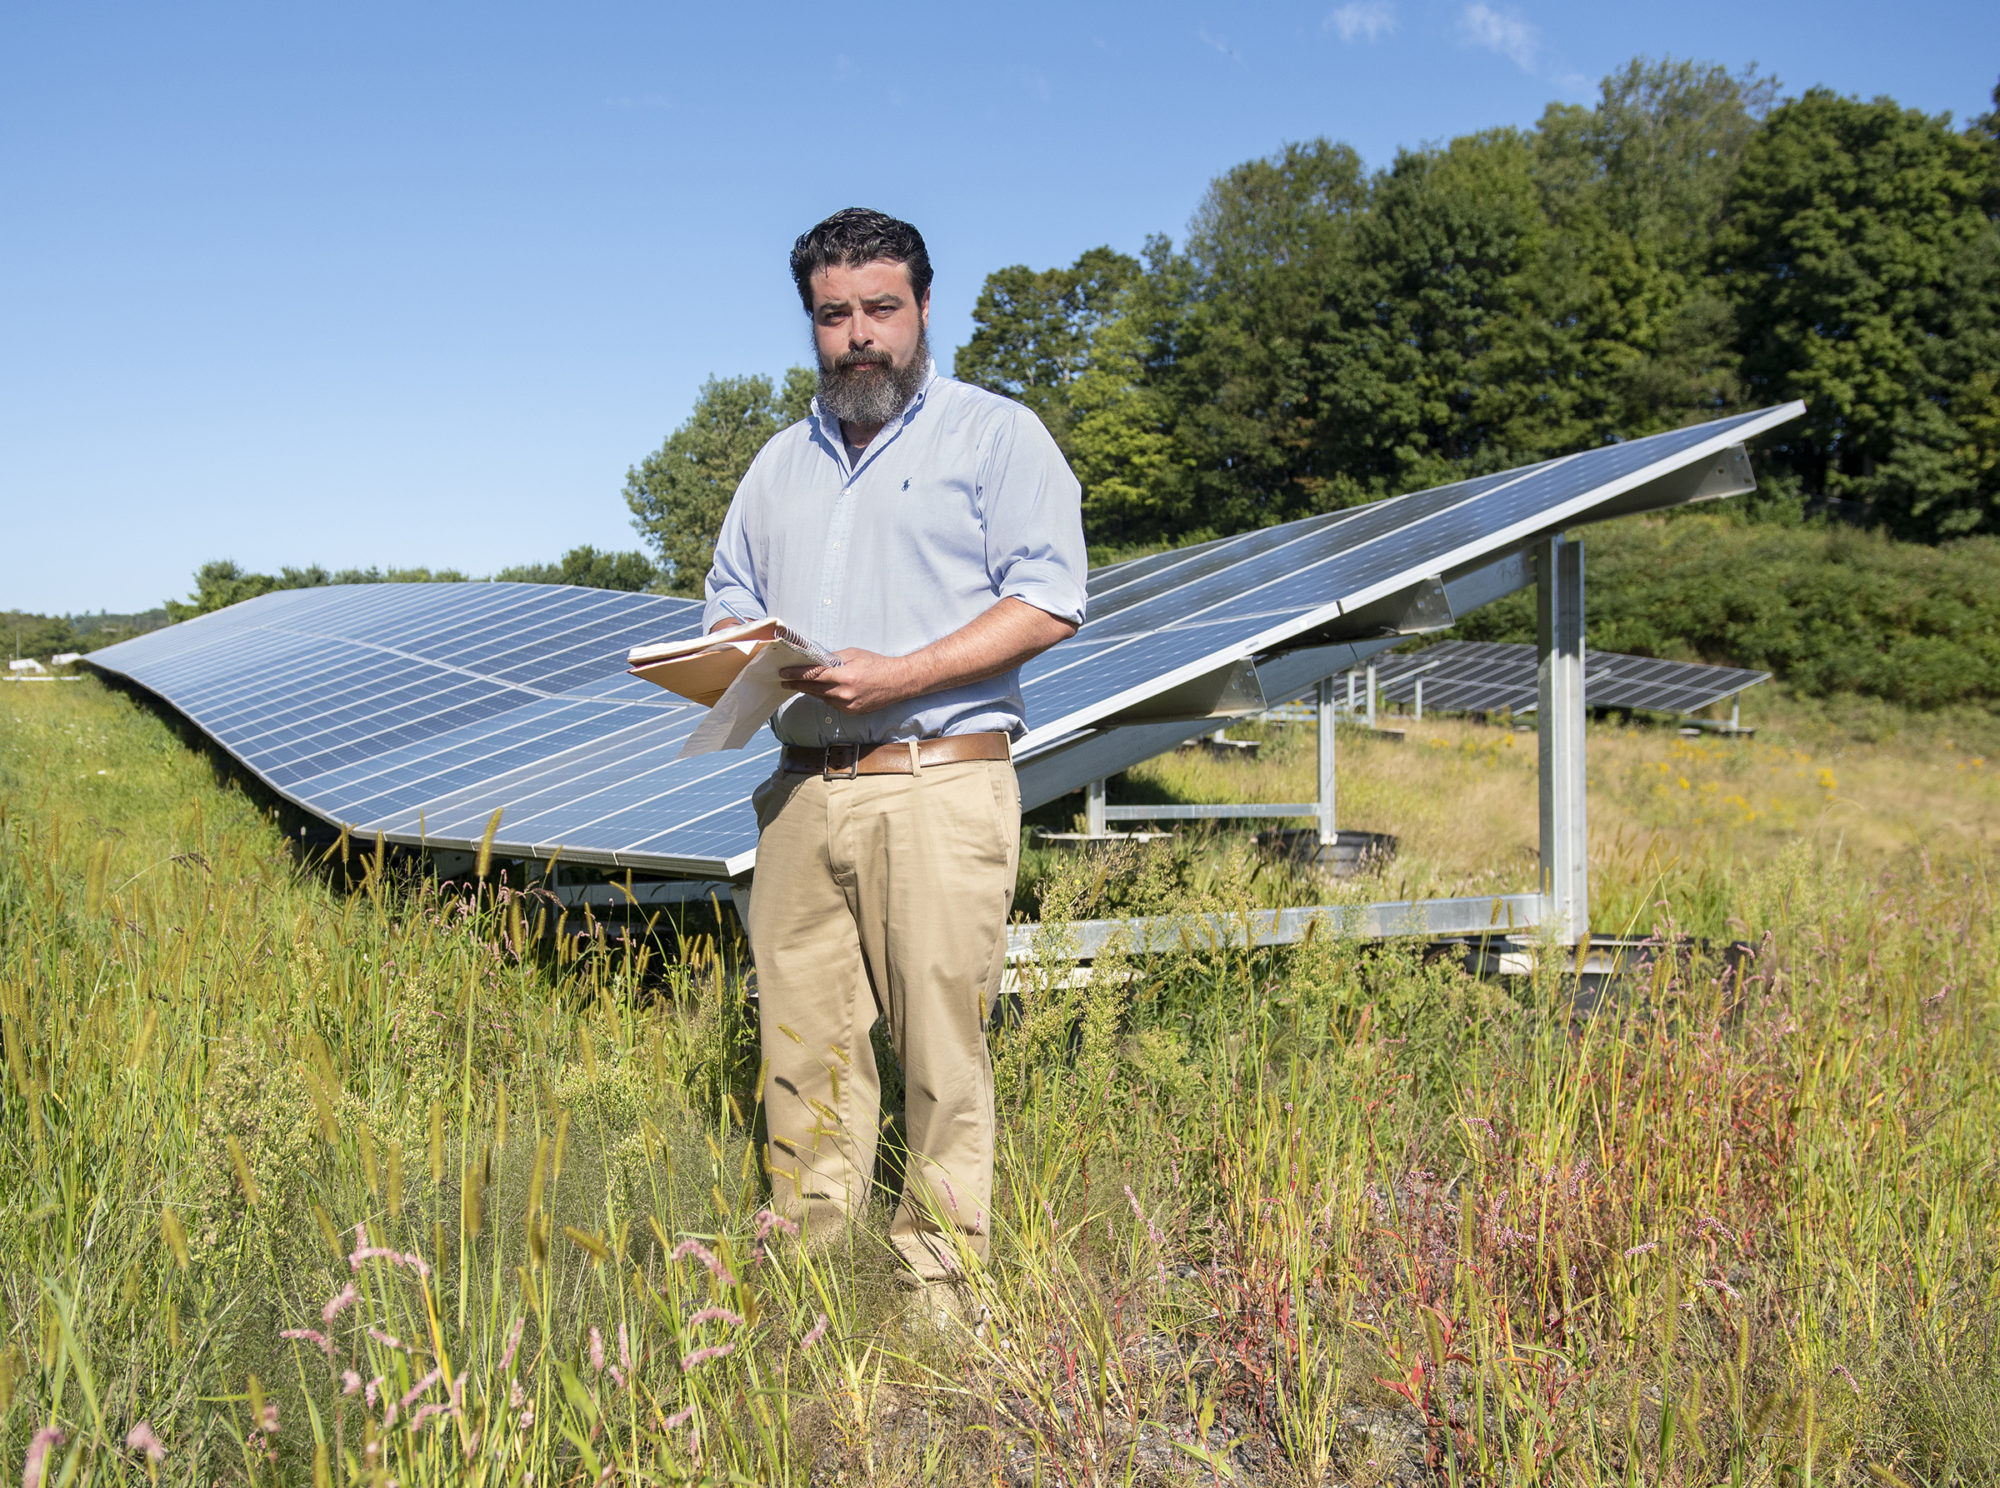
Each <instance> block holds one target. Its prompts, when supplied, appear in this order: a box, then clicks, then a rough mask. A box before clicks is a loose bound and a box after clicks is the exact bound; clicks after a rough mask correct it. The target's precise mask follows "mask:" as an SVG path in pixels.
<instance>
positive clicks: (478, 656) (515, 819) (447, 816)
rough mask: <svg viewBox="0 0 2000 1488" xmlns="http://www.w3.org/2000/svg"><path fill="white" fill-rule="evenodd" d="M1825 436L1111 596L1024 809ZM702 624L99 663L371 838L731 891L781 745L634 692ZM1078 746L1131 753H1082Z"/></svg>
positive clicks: (435, 608) (1226, 552) (241, 641)
mask: <svg viewBox="0 0 2000 1488" xmlns="http://www.w3.org/2000/svg"><path fill="white" fill-rule="evenodd" d="M1803 411H1804V410H1803V405H1800V404H1791V405H1788V406H1786V407H1784V408H1779V409H1771V410H1766V411H1763V412H1760V413H1753V414H1744V415H1740V416H1738V417H1735V418H1730V419H1722V420H1718V421H1716V422H1714V423H1710V424H1704V425H1699V426H1697V427H1695V428H1691V429H1681V430H1675V431H1673V432H1671V433H1667V434H1658V435H1654V436H1651V437H1650V438H1646V439H1638V440H1633V441H1630V442H1629V443H1626V444H1619V445H1611V446H1607V447H1604V448H1600V449H1593V450H1587V451H1584V452H1582V453H1580V454H1575V455H1570V456H1566V457H1564V458H1562V459H1558V460H1550V461H1545V462H1543V463H1541V464H1538V465H1533V466H1528V467H1526V468H1524V469H1520V470H1512V471H1504V472H1500V473H1497V474H1493V475H1485V476H1480V477H1478V478H1476V479H1473V480H1467V481H1460V482H1456V483H1454V484H1452V485H1449V486H1442V487H1438V488H1436V489H1434V490H1429V491H1421V492H1417V493H1414V494H1412V495H1409V496H1403V497H1398V498H1395V499H1393V500H1389V501H1382V502H1377V503H1375V504H1373V505H1370V506H1364V507H1358V508H1354V509H1351V510H1348V511H1342V512H1336V513H1330V514H1327V515H1323V516H1316V517H1308V518H1305V519H1303V520H1301V521H1297V522H1292V523H1287V524H1284V525H1282V526H1274V527H1269V528H1264V529H1261V530H1259V531H1255V532H1248V533H1242V534H1238V535H1236V536H1233V537H1228V538H1220V539H1217V540H1215V541H1213V542H1209V543H1204V544H1201V545H1199V546H1196V547H1190V548H1184V549H1178V550H1175V551H1172V552H1168V553H1160V554H1154V555H1152V556H1150V557H1146V558H1141V559H1135V560H1132V561H1130V562H1126V563H1120V564H1116V565H1112V566H1110V567H1107V568H1104V569H1100V570H1098V571H1096V572H1095V573H1093V574H1092V575H1091V579H1090V618H1089V621H1088V623H1086V624H1085V626H1084V627H1083V629H1082V630H1081V631H1080V632H1079V633H1078V634H1077V635H1076V636H1074V637H1073V638H1071V639H1070V640H1069V641H1066V642H1064V643H1063V644H1062V645H1060V646H1057V647H1054V648H1052V649H1051V650H1050V651H1048V652H1046V653H1044V654H1043V655H1042V656H1040V657H1037V658H1036V659H1035V660H1034V661H1033V662H1031V663H1030V664H1029V665H1028V667H1027V668H1025V669H1024V672H1023V677H1022V693H1023V697H1024V699H1025V701H1026V704H1027V709H1028V719H1029V724H1030V732H1029V733H1028V735H1027V737H1026V738H1025V739H1023V740H1022V741H1021V742H1020V744H1019V745H1018V746H1017V751H1016V754H1017V758H1019V759H1021V760H1022V761H1023V762H1024V763H1025V764H1026V765H1028V766H1031V767H1032V766H1034V765H1035V764H1036V762H1037V761H1039V762H1040V763H1041V768H1028V769H1024V771H1023V791H1024V796H1026V797H1027V804H1029V805H1035V804H1038V803H1039V802H1040V801H1042V800H1047V799H1050V798H1052V797H1054V796H1056V795H1059V794H1061V793H1063V792H1064V791H1067V790H1070V789H1073V788H1074V787H1075V786H1077V785H1079V784H1081V783H1083V781H1085V780H1087V779H1094V778H1096V777H1097V776H1098V775H1100V774H1103V773H1107V771H1106V770H1105V769H1103V768H1101V767H1100V766H1101V762H1102V761H1103V760H1105V759H1107V758H1111V757H1113V756H1117V755H1118V754H1119V752H1120V751H1124V750H1129V749H1132V748H1148V749H1149V752H1157V750H1158V749H1159V748H1166V747H1171V742H1172V740H1173V738H1174V737H1176V736H1179V735H1180V734H1182V733H1185V734H1192V733H1193V732H1196V731H1198V730H1199V728H1200V727H1201V725H1200V724H1199V723H1193V724H1164V725H1162V724H1148V725H1147V726H1146V727H1143V728H1137V727H1135V728H1129V729H1127V728H1120V727H1118V726H1117V725H1118V724H1119V720H1120V716H1121V714H1123V715H1131V714H1132V713H1133V711H1134V710H1135V709H1139V708H1142V707H1143V705H1144V703H1145V702H1146V700H1147V699H1149V698H1158V697H1160V696H1162V695H1164V694H1167V693H1170V692H1173V691H1174V690H1175V689H1176V688H1179V687H1182V686H1183V685H1184V684H1187V683H1189V682H1190V681H1192V680H1195V679H1199V678H1201V677H1203V676H1205V675H1208V674H1212V673H1214V672H1215V671H1216V670H1217V669H1218V668H1222V667H1232V666H1238V665H1240V664H1241V663H1242V662H1243V661H1245V660H1247V659H1251V658H1255V659H1256V660H1257V662H1258V665H1259V667H1260V670H1262V671H1264V672H1265V673H1266V674H1267V675H1268V676H1269V677H1270V678H1271V679H1272V681H1273V682H1274V683H1280V684H1283V685H1289V684H1291V683H1292V682H1294V681H1296V680H1297V679H1298V678H1300V677H1304V676H1305V674H1306V673H1307V672H1309V671H1312V670H1313V669H1315V668H1318V671H1317V675H1326V674H1328V673H1329V672H1332V671H1334V670H1338V669H1339V668H1340V666H1342V665H1344V664H1346V662H1347V661H1351V660H1353V659H1355V658H1357V657H1358V656H1360V655H1361V654H1362V653H1363V652H1364V651H1367V650H1373V649H1377V648H1379V647H1381V646H1383V645H1387V644H1389V643H1390V638H1392V632H1393V630H1394V627H1393V626H1390V627H1388V628H1387V631H1386V632H1385V627H1384V625H1383V624H1382V622H1381V613H1382V608H1381V607H1382V606H1383V605H1384V604H1392V605H1393V604H1394V603H1397V602H1399V601H1398V599H1397V597H1398V596H1399V595H1403V594H1406V593H1410V592H1414V591H1415V590H1418V589H1421V588H1423V587H1424V586H1426V585H1428V586H1429V588H1430V589H1431V590H1435V589H1437V587H1438V586H1437V581H1438V580H1440V579H1441V580H1443V581H1444V591H1445V592H1446V593H1447V594H1449V595H1455V596H1468V595H1469V596H1471V599H1470V600H1469V601H1460V600H1454V602H1470V603H1478V602H1483V600H1484V599H1490V598H1492V597H1494V596H1495V595H1496V594H1497V593H1501V592H1506V587H1508V586H1518V584H1519V583H1520V582H1522V581H1523V578H1522V575H1523V574H1524V573H1525V569H1522V568H1521V567H1520V565H1519V561H1518V559H1517V558H1510V557H1509V555H1515V554H1519V553H1520V552H1521V551H1522V550H1524V549H1525V548H1526V547H1527V546H1528V545H1529V544H1531V543H1532V542H1534V541H1535V540H1536V539H1537V538H1539V537H1542V536H1546V535H1547V534H1549V533H1551V532H1556V531H1561V530H1563V529H1565V528H1568V527H1572V526H1575V525H1577V524H1579V523H1582V522H1588V521H1592V520H1597V519H1600V518H1602V517H1604V516H1608V515H1615V514H1619V513H1621V512H1623V511H1627V510H1644V509H1649V508H1651V507H1654V506H1662V505H1670V504H1674V503H1677V502H1681V501H1687V500H1695V499H1702V498H1704V497H1706V496H1711V495H1727V494H1733V493H1736V492H1740V491H1742V490H1746V489H1749V483H1748V467H1747V462H1743V461H1741V459H1740V448H1738V447H1739V446H1740V444H1741V441H1743V440H1745V439H1748V438H1751V437H1754V436H1755V435H1757V434H1760V433H1762V432H1764V431H1765V430H1767V429H1770V428H1773V427H1775V426H1776V425H1778V424H1781V423H1783V422H1785V421H1787V420H1789V419H1791V418H1795V417H1797V416H1798V415H1799V414H1800V413H1801V412H1803ZM1732 457H1735V458H1736V463H1735V464H1732V463H1731V460H1732ZM1509 564H1511V565H1513V566H1512V567H1507V565H1509ZM1496 565H1497V566H1496ZM1503 567H1507V572H1508V574H1509V575H1510V577H1508V578H1507V579H1506V582H1505V585H1503V586H1502V587H1500V588H1497V589H1496V588H1495V587H1494V583H1493V579H1492V576H1493V575H1494V574H1496V573H1498V572H1500V569H1501V568H1503ZM699 623H700V606H699V605H698V604H696V603H695V602H694V601H692V600H682V599H669V598H661V597H657V596H651V595H637V594H622V593H614V592H610V591H605V590H592V589H577V588H569V587H564V586H558V585H536V584H501V583H491V584H369V585H346V586H329V587H325V588H318V589H300V590H285V591H280V592H277V593H274V594H268V595H264V596H261V597H260V598H257V599H254V600H249V601H246V602H244V603H242V604H239V605H234V606H231V607H230V608H229V609H226V610H222V611H219V612H217V613H215V614H211V615H204V616H201V617H199V618H197V619H194V620H189V621H185V622H182V623H181V624H178V625H173V626H169V627H167V628H166V629H164V630H160V631H155V632H152V633H151V634H149V635H144V636H139V637H136V638H135V639H133V640H130V641H125V642H122V643H120V644H119V645H116V646H112V647H108V648H106V649H105V650H102V651H98V652H94V653H92V654H91V656H90V657H89V658H88V660H89V662H90V664H91V665H92V666H93V667H96V668H97V669H99V670H101V671H103V672H106V673H109V674H112V675H116V676H120V677H124V678H127V679H129V680H130V681H132V682H134V683H137V684H138V685H140V686H141V687H144V688H146V689H148V690H150V691H151V692H153V693H155V694H157V695H158V696H159V697H161V698H162V699H164V700H165V701H166V702H167V703H168V704H170V705H171V706H172V707H174V708H175V709H177V710H178V711H179V712H181V713H182V714H184V715H185V716H186V717H187V718H188V719H190V720H191V721H192V722H193V723H195V724H196V725H197V726H198V727H200V728H201V729H202V730H203V731H204V732H206V733H207V734H208V735H209V736H210V737H211V738H213V739H214V740H215V741H216V742H217V743H218V744H219V745H221V747H222V748H224V749H226V750H227V751H228V752H229V753H230V754H232V755H233V756H235V757H236V758H237V759H238V760H240V761H241V762H242V763H243V764H244V765H245V766H246V767H247V768H249V769H250V770H251V771H253V772H254V773H255V774H256V775H258V776H259V777H260V778H262V779H263V780H264V781H266V782H267V783H268V784H269V785H270V786H271V787H272V788H273V789H275V790H277V791H279V792H280V793H281V794H283V795H284V796H286V797H287V798H289V799H290V800H292V801H294V802H296V803H297V804H298V805H300V806H302V807H304V808H305V809H307V810H308V811H311V812H313V813H315V814H317V815H319V816H321V817H322V818H324V819H326V820H328V821H330V822H333V823H337V824H340V825H343V826H349V827H352V828H353V829H354V830H355V831H356V832H357V833H358V834H361V835H364V836H372V835H373V834H375V833H377V832H380V833H382V834H383V835H384V836H386V837H387V838H389V839H390V840H391V841H397V842H407V843H421V844H425V845H429V846H432V847H446V848H467V847H470V846H473V845H475V844H476V843H477V842H478V841H479V839H480V837H481V835H482V834H483V833H484V831H485V830H486V825H487V823H488V821H489V820H490V819H491V818H492V815H493V812H494V811H495V810H496V809H498V810H500V811H501V813H502V816H501V823H500V827H499V829H498V832H497V834H496V836H495V839H494V850H495V851H496V852H497V853H499V854H500V855H502V856H503V857H515V856H522V857H537V858H546V857H548V856H550V855H552V854H554V853H556V852H558V851H560V852H561V854H562V855H563V857H564V859H565V860H566V861H569V862H583V863H595V864H602V865H608V866H613V867H619V868H632V869H636V870H640V871H644V872H653V873H667V874H693V875H700V876H711V877H712V876H728V877H733V876H735V875H738V874H740V873H742V872H744V871H746V870H747V869H749V868H750V866H751V865H752V863H753V862H754V858H755V847H756V826H755V822H754V820H753V818H752V816H751V812H750V809H749V804H748V800H749V794H750V791H751V789H752V787H753V786H754V785H755V784H756V783H757V782H758V781H759V780H761V779H762V778H763V777H764V776H766V775H768V774H769V773H770V770H771V768H772V756H773V753H774V751H775V749H776V747H777V746H776V741H775V740H774V739H773V738H772V736H771V735H770V733H769V731H768V730H767V731H765V732H762V733H760V734H759V735H758V736H757V737H756V739H755V740H753V741H752V743H751V745H750V747H749V748H747V749H744V750H742V751H740V752H734V753H725V754H715V755H706V756H701V757H698V758H695V759H689V760H679V759H676V758H675V756H676V755H677V754H678V753H679V751H680V747H681V744H682V743H683V742H684V740H685V739H686V737H687V735H688V734H689V733H690V732H691V731H692V730H693V728H694V725H695V722H696V720H697V717H698V714H699V711H700V710H698V709H696V708H694V707H693V706H691V705H687V704H681V703H679V702H677V701H676V700H675V699H673V698H672V697H671V696H669V695H668V694H665V693H663V692H661V691H660V690H659V689H657V688H655V687H653V686H651V685H650V684H648V683H645V682H641V681H637V680H635V679H633V678H630V677H628V676H627V675H626V673H625V667H624V655H625V652H626V651H627V650H628V649H629V648H630V647H632V646H634V645H638V644H641V643H644V642H647V641H658V640H666V639H672V638H674V637H677V636H682V635H687V634H691V633H692V632H693V631H694V630H695V628H696V627H697V626H698V625H699ZM1385 635H1389V637H1390V638H1385ZM1343 646H1344V647H1345V649H1344V650H1341V649H1340V648H1341V647H1343ZM1313 648H1319V649H1313ZM1328 648H1331V649H1328ZM1336 651H1338V652H1339V655H1338V657H1336V655H1335V652H1336ZM1309 680H1310V679H1309V678H1307V681H1308V682H1309ZM1278 695H1280V696H1284V695H1289V694H1288V693H1284V692H1280V693H1278ZM1210 726H1211V727H1212V725H1210ZM1079 740H1096V741H1103V740H1115V741H1116V742H1115V743H1113V744H1111V745H1109V746H1104V745H1102V744H1097V745H1093V747H1092V748H1091V749H1085V750H1078V749H1077V748H1076V745H1077V742H1078V741H1079ZM1162 740H1165V741H1166V742H1159V741H1162ZM1107 747H1108V748H1109V749H1110V754H1107V753H1106V752H1105V749H1106V748H1107ZM1144 757H1145V756H1144V755H1143V754H1142V755H1137V756H1133V759H1134V760H1136V759H1137V758H1144ZM1128 762H1129V761H1128ZM1112 768H1122V764H1121V765H1114V766H1113V767H1112ZM1086 769H1087V770H1089V771H1090V772H1091V773H1088V774H1078V773H1076V772H1077V771H1079V770H1086ZM1072 775H1074V778H1070V777H1071V776H1072Z"/></svg>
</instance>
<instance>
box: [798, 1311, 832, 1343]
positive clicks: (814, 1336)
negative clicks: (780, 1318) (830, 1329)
mask: <svg viewBox="0 0 2000 1488" xmlns="http://www.w3.org/2000/svg"><path fill="white" fill-rule="evenodd" d="M825 1336H826V1314H825V1313H823V1312H822V1313H821V1314H820V1315H819V1321H818V1322H816V1323H814V1324H813V1325H812V1331H811V1332H809V1333H807V1334H806V1336H805V1337H804V1338H801V1339H800V1340H799V1351H800V1352H801V1353H803V1352H804V1351H805V1350H807V1349H809V1348H811V1347H812V1346H813V1345H814V1344H816V1343H818V1342H819V1341H820V1339H822V1338H824V1337H825Z"/></svg>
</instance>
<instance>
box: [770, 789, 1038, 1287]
mask: <svg viewBox="0 0 2000 1488" xmlns="http://www.w3.org/2000/svg"><path fill="white" fill-rule="evenodd" d="M754 801H755V805H756V808H757V821H758V825H759V826H760V827H761V828H762V835H761V836H760V837H759V838H758V841H757V874H756V880H755V883H754V885H753V887H752V891H751V894H750V908H749V913H748V916H747V920H748V924H749V929H750V948H751V952H752V954H753V955H754V956H755V958H756V963H757V1001H758V1014H759V1019H760V1022H761V1031H762V1035H763V1046H764V1060H765V1066H766V1075H765V1084H764V1118H765V1121H766V1123H767V1124H768V1127H769V1130H770V1146H769V1148H768V1149H767V1156H768V1159H769V1162H770V1170H771V1183H772V1189H773V1204H774V1206H775V1207H776V1208H777V1209H778V1210H779V1212H780V1213H785V1214H789V1215H790V1216H791V1217H793V1218H795V1219H797V1220H799V1221H800V1222H801V1223H802V1224H803V1225H804V1226H805V1228H806V1229H807V1231H808V1232H809V1233H810V1232H821V1233H824V1232H825V1231H827V1230H829V1229H833V1228H836V1227H838V1226H839V1225H840V1224H841V1223H843V1222H844V1221H845V1220H846V1218H847V1217H848V1216H849V1215H850V1214H852V1213H855V1212H856V1211H858V1210H859V1209H861V1208H862V1206H863V1205H865V1204H866V1202H867V1199H868V1191H869V1185H870V1183H871V1181H872V1179H873V1176H874V1170H875V1139H876V1135H877V1133H878V1131H879V1130H880V1102H881V1093H882V1092H881V1082H880V1080H879V1078H878V1077H877V1074H876V1069H875V1054H874V1050H873V1048H872V1047H871V1045H870V1043H869V1037H868V1031H869V1028H870V1027H871V1025H873V1023H874V1022H875V1018H876V1015H877V1014H878V1013H879V1014H880V1015H881V1016H882V1017H883V1018H885V1019H886V1020H887V1021H888V1025H889V1037H890V1041H891V1043H892V1044H893V1045H894V1046H895V1050H896V1057H897V1059H898V1060H899V1061H900V1062H901V1064H902V1066H903V1075H904V1083H905V1087H906V1090H907V1095H906V1098H905V1104H904V1122H905V1125H906V1127H907V1129H908V1135H909V1148H910V1163H909V1172H908V1174H907V1176H906V1179H905V1182H904V1187H903V1201H902V1204H901V1206H900V1207H899V1208H898V1209H897V1211H896V1215H895V1218H894V1219H893V1220H892V1221H891V1223H890V1228H889V1233H890V1239H891V1241H892V1243H893V1244H894V1245H895V1246H896V1249H897V1250H898V1252H899V1253H900V1254H901V1255H902V1257H903V1260H904V1261H905V1262H906V1263H907V1264H908V1265H909V1267H910V1269H911V1270H912V1271H914V1272H915V1273H916V1274H917V1275H918V1276H919V1277H922V1278H924V1279H926V1280H939V1279H943V1278H945V1277H948V1276H950V1275H952V1274H953V1273H954V1272H956V1271H957V1270H958V1256H957V1242H959V1241H962V1243H963V1244H964V1245H965V1247H966V1249H967V1250H968V1251H970V1252H971V1254H973V1255H975V1256H978V1257H980V1258H981V1259H984V1258H985V1256H986V1253H987V1236H988V1233H989V1231H990V1229H991V1224H990V1219H989V1212H988V1211H989V1206H990V1205H991V1203H992V1197H993V1067H992V1064H991V1062H990V1061H989V1059H988V1057H987V1052H986V1017H987V1014H988V1012H989V1011H990V1010H991V1008H992V1005H993V999H994V997H995V996H996V995H997V994H998V992H999V990H1000V973H1001V970H1002V967H1003V966H1004V964H1005V961H1006V950H1007V912H1008V908H1009V905H1010V904H1011V903H1012V900H1013V894H1014V874H1015V870H1016V868H1017V867H1018V866H1019V858H1020V841H1021V797H1020V791H1019V788H1018V787H1017V786H1016V784H1015V781H1014V767H1013V766H1012V765H1010V764H1008V763H1006V762H1005V761H998V760H972V761H967V762H964V763H961V764H950V765H932V766H930V767H929V768H927V769H924V770H922V771H920V772H918V773H916V774H911V775H863V776H857V777H856V778H854V779H833V780H828V779H825V778H823V777H822V776H819V775H803V774H800V775H792V774H782V773H781V774H778V775H774V776H773V777H771V779H769V780H767V781H766V782H765V783H764V784H763V785H761V786H760V787H758V790H757V793H756V795H755V797H754ZM946 1227H948V1228H949V1229H951V1230H953V1231H955V1232H956V1235H955V1236H954V1235H949V1234H946V1233H945V1232H944V1231H945V1228H946Z"/></svg>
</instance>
